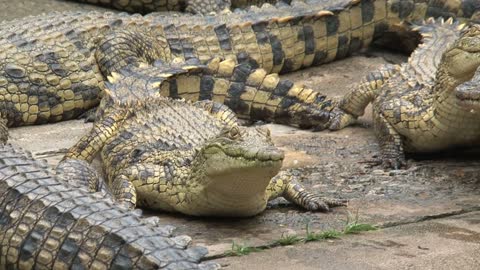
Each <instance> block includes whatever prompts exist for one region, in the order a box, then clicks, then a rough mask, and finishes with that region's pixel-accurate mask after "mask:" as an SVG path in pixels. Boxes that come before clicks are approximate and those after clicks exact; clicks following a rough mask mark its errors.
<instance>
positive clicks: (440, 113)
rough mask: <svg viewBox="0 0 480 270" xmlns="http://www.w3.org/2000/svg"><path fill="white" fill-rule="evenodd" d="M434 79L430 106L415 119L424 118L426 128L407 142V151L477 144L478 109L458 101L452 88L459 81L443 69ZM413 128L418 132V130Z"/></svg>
mask: <svg viewBox="0 0 480 270" xmlns="http://www.w3.org/2000/svg"><path fill="white" fill-rule="evenodd" d="M435 81H436V84H435V85H434V86H433V95H434V96H433V102H432V105H431V106H430V107H429V108H428V109H427V110H426V111H425V113H424V114H423V115H422V117H421V118H420V119H419V122H421V121H424V122H425V124H426V126H427V127H428V128H427V129H426V130H422V131H420V132H421V133H422V135H420V136H417V137H416V138H421V139H419V140H415V141H408V142H407V145H406V146H407V147H406V148H407V150H410V151H412V150H415V151H417V152H419V151H420V152H431V151H437V150H442V149H445V148H446V147H454V146H461V145H471V144H478V143H479V142H480V139H479V138H480V122H478V119H479V117H480V110H474V109H471V108H468V107H466V106H464V105H462V104H460V103H459V100H458V99H457V98H456V96H455V91H454V89H455V87H457V86H458V85H459V84H460V82H458V81H454V80H452V79H451V77H449V76H448V75H447V72H446V71H445V70H444V68H442V67H440V68H439V70H438V72H437V76H436V80H435ZM413 130H416V131H413V132H419V131H418V129H413ZM459 133H461V136H459ZM425 141H428V143H425ZM411 148H413V149H411Z"/></svg>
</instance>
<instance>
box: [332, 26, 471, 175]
mask: <svg viewBox="0 0 480 270" xmlns="http://www.w3.org/2000/svg"><path fill="white" fill-rule="evenodd" d="M464 28H465V29H464ZM419 31H420V32H421V33H422V35H423V39H424V41H423V44H422V45H421V46H420V47H419V48H418V49H417V50H416V51H415V52H414V53H413V54H412V56H411V57H410V59H409V61H408V62H407V63H404V64H402V65H400V66H390V67H383V68H382V69H381V70H380V71H377V72H374V73H373V74H370V75H368V76H367V77H366V78H364V80H363V81H362V82H361V83H360V85H359V86H358V87H355V89H353V90H352V91H351V92H349V93H348V94H347V95H345V96H344V97H343V99H342V101H340V104H339V107H338V108H336V109H334V110H333V111H334V113H333V114H332V115H334V116H333V117H332V119H331V121H332V122H331V125H330V128H331V129H334V130H335V129H341V128H343V127H345V126H347V125H349V124H350V123H352V122H353V121H354V119H356V118H357V117H358V116H360V115H362V114H363V112H364V110H365V107H366V106H367V105H368V104H369V103H372V107H373V124H374V130H375V134H376V137H377V139H378V141H379V143H380V147H381V152H382V157H383V164H384V165H385V166H386V167H389V168H400V167H403V166H405V152H407V153H425V152H427V153H428V152H436V151H441V150H447V149H449V148H453V147H461V146H472V145H478V144H479V143H480V122H479V121H478V119H479V117H480V110H479V96H480V95H479V92H478V89H479V85H480V69H479V67H480V25H478V24H475V25H473V26H471V27H465V25H459V24H458V23H453V21H452V20H448V21H447V22H443V21H442V20H440V21H437V22H435V21H434V20H429V21H428V22H427V23H426V24H424V25H422V26H419Z"/></svg>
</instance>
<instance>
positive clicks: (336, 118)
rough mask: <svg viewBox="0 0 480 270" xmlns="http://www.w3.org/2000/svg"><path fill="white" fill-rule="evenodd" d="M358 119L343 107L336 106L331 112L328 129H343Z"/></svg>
mask: <svg viewBox="0 0 480 270" xmlns="http://www.w3.org/2000/svg"><path fill="white" fill-rule="evenodd" d="M356 120H357V117H355V116H354V115H353V114H349V113H347V112H345V111H343V110H342V109H340V108H338V107H336V108H334V109H333V110H332V111H331V112H330V122H329V125H328V129H330V130H340V129H343V128H345V127H347V126H349V125H351V124H353V123H355V121H356Z"/></svg>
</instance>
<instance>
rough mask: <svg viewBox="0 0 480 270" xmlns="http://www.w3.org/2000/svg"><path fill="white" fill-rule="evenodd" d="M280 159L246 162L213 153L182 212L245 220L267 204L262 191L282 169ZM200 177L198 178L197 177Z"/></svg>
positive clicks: (246, 160) (264, 190)
mask: <svg viewBox="0 0 480 270" xmlns="http://www.w3.org/2000/svg"><path fill="white" fill-rule="evenodd" d="M282 161H283V158H282V159H277V160H266V161H259V160H256V159H254V160H249V159H244V158H241V157H230V156H228V155H225V154H224V153H217V154H215V155H214V156H211V157H208V158H207V160H206V161H205V163H204V164H203V165H204V166H205V168H206V173H205V174H204V175H202V176H201V177H203V178H204V179H203V181H202V182H203V183H204V185H203V186H202V187H201V190H197V192H196V193H195V198H193V200H192V203H191V204H190V205H189V207H187V208H188V209H184V210H182V212H184V213H187V214H191V215H198V216H227V217H228V216H230V217H248V216H253V215H256V214H258V213H260V212H262V211H263V210H264V209H265V207H266V205H267V200H268V198H267V196H266V189H267V186H268V184H269V183H270V180H271V179H272V178H273V177H274V176H275V175H277V174H278V172H279V171H280V168H281V167H282ZM198 176H199V177H200V175H198Z"/></svg>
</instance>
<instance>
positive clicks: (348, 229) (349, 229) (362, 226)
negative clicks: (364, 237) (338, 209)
mask: <svg viewBox="0 0 480 270" xmlns="http://www.w3.org/2000/svg"><path fill="white" fill-rule="evenodd" d="M358 211H359V209H357V211H356V212H355V215H352V214H349V215H348V217H347V224H346V225H345V228H344V229H343V233H344V234H355V233H360V232H365V231H374V230H376V229H377V228H376V227H375V226H373V225H371V224H367V223H358V216H359V214H358ZM352 220H353V221H352Z"/></svg>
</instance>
